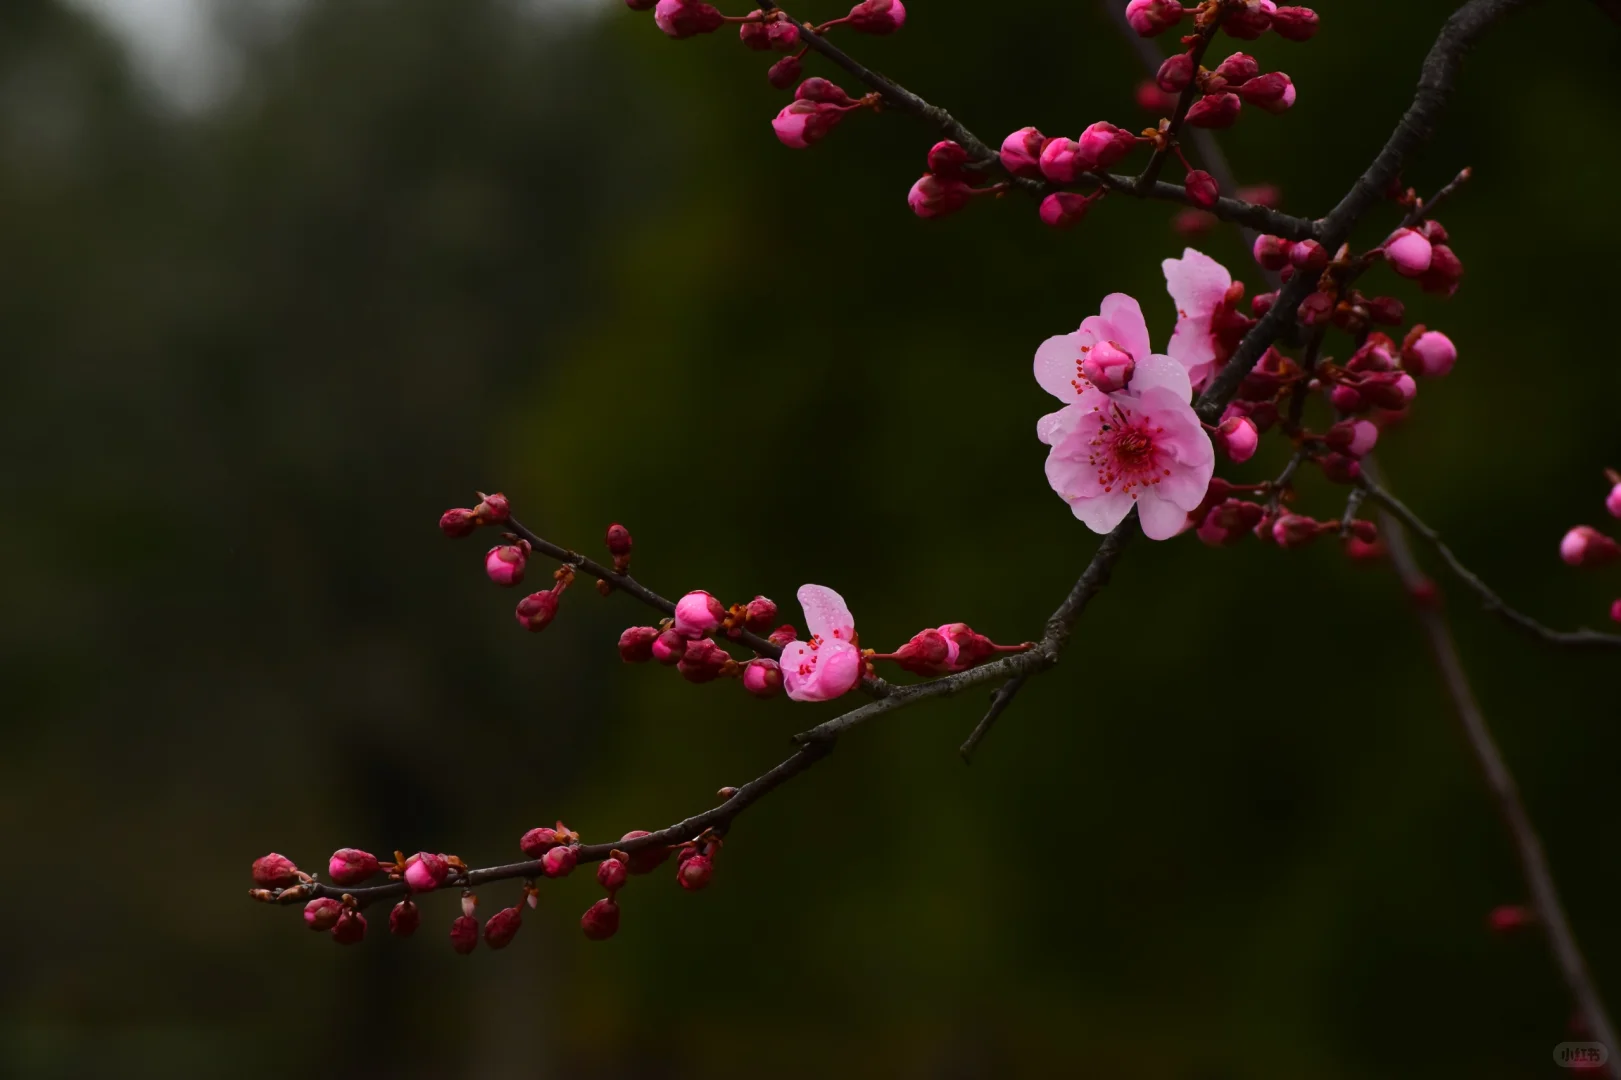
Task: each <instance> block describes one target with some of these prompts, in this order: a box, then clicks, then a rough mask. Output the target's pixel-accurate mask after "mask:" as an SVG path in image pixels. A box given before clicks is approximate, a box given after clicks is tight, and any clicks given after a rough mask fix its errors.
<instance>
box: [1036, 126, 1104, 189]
mask: <svg viewBox="0 0 1621 1080" xmlns="http://www.w3.org/2000/svg"><path fill="white" fill-rule="evenodd" d="M1091 167H1092V163H1091V162H1090V161H1089V160H1087V158H1086V157H1085V156H1084V155H1083V154H1082V153H1081V144H1080V143H1078V142H1076V141H1075V140H1074V139H1066V138H1064V137H1063V136H1059V137H1057V138H1054V139H1048V140H1047V141H1046V143H1045V144H1043V146H1042V148H1041V175H1043V176H1045V177H1046V178H1047V179H1049V180H1051V181H1052V182H1053V183H1055V184H1071V183H1074V182H1075V180H1076V178H1077V177H1079V176H1080V175H1081V174H1082V173H1084V172H1085V171H1086V170H1088V169H1090V168H1091Z"/></svg>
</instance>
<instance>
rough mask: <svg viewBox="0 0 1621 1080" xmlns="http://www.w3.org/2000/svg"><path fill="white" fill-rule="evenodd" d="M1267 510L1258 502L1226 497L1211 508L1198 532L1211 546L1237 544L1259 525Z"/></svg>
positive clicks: (1201, 538)
mask: <svg viewBox="0 0 1621 1080" xmlns="http://www.w3.org/2000/svg"><path fill="white" fill-rule="evenodd" d="M1265 514H1266V511H1265V510H1264V509H1263V508H1262V507H1261V506H1260V505H1259V504H1257V503H1252V502H1246V501H1244V500H1243V499H1226V500H1224V501H1222V502H1220V503H1218V504H1217V505H1215V506H1213V507H1211V508H1210V511H1209V512H1208V513H1206V514H1205V516H1204V520H1203V521H1201V522H1199V527H1198V529H1197V530H1196V534H1197V535H1198V537H1199V539H1200V540H1201V541H1202V542H1204V543H1206V544H1209V545H1210V546H1211V547H1223V546H1226V545H1228V544H1235V543H1237V542H1238V541H1239V540H1242V539H1243V538H1244V534H1245V533H1247V532H1249V531H1250V530H1252V529H1254V528H1255V526H1257V525H1259V524H1260V522H1261V518H1262V517H1263V516H1264V515H1265Z"/></svg>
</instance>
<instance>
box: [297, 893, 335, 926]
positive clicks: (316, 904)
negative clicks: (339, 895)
mask: <svg viewBox="0 0 1621 1080" xmlns="http://www.w3.org/2000/svg"><path fill="white" fill-rule="evenodd" d="M342 914H343V905H342V904H341V903H339V902H338V901H336V900H334V899H332V897H330V896H321V897H317V898H316V899H314V900H311V901H310V902H309V903H307V904H305V905H304V925H306V926H308V927H309V928H310V929H311V930H330V929H332V928H333V927H334V926H336V925H338V916H339V915H342Z"/></svg>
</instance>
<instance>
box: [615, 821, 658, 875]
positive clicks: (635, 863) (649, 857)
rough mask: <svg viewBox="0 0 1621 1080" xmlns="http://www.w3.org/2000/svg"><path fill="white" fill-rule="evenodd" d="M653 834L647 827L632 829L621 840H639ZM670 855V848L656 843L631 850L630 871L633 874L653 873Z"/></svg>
mask: <svg viewBox="0 0 1621 1080" xmlns="http://www.w3.org/2000/svg"><path fill="white" fill-rule="evenodd" d="M651 835H652V834H651V833H649V832H648V831H647V830H646V829H632V830H631V831H630V832H628V833H626V834H625V835H624V836H621V837H620V838H619V839H620V842H621V843H623V842H624V841H626V840H638V839H640V838H641V837H644V836H651ZM669 857H670V849H669V848H667V847H661V846H656V845H655V846H654V847H647V848H641V849H639V850H637V851H632V852H630V864H629V869H630V872H631V873H633V874H646V873H651V872H652V871H654V870H657V869H658V868H659V867H661V866H663V865H664V863H665V860H667V859H668V858H669Z"/></svg>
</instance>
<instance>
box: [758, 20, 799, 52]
mask: <svg viewBox="0 0 1621 1080" xmlns="http://www.w3.org/2000/svg"><path fill="white" fill-rule="evenodd" d="M765 34H766V38H767V39H768V40H769V41H770V42H771V48H772V49H773V50H774V51H776V52H784V53H785V52H792V51H793V49H794V48H795V47H796V46H798V44H799V27H797V26H795V25H794V24H793V23H791V22H789V21H788V20H787V19H777V20H776V21H775V22H771V23H768V24H766V28H765Z"/></svg>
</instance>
